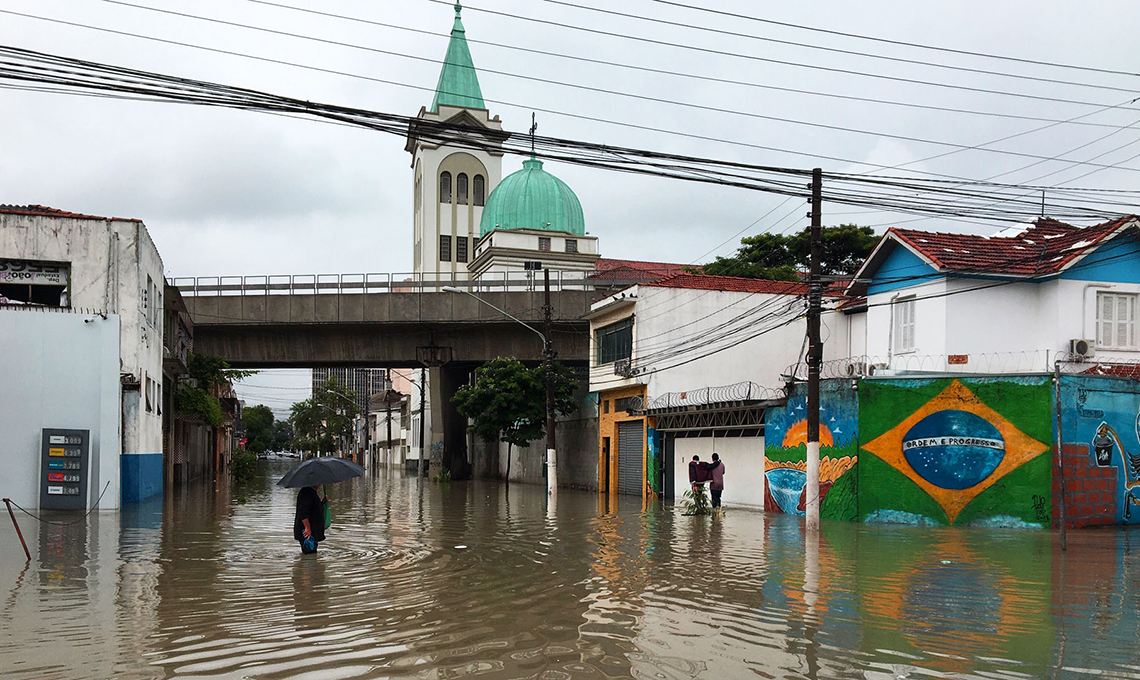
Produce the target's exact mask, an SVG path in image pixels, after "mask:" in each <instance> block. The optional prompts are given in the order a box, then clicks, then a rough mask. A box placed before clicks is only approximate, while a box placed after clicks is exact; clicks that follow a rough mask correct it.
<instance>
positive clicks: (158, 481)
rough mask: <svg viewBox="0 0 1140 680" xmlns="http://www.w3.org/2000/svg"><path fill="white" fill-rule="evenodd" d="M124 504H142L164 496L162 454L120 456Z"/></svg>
mask: <svg viewBox="0 0 1140 680" xmlns="http://www.w3.org/2000/svg"><path fill="white" fill-rule="evenodd" d="M119 461H120V469H121V471H122V478H121V483H122V494H123V503H140V502H142V501H145V500H146V499H148V498H153V497H154V496H161V495H162V454H161V453H132V454H124V455H122V456H120V458H119Z"/></svg>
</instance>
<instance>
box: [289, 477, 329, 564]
mask: <svg viewBox="0 0 1140 680" xmlns="http://www.w3.org/2000/svg"><path fill="white" fill-rule="evenodd" d="M328 502H329V499H328V498H327V497H326V498H324V499H323V500H322V499H321V497H320V496H318V495H317V487H315V486H306V487H304V488H303V489H301V491H300V492H299V493H298V494H297V513H296V515H294V517H293V538H294V539H295V540H297V541H299V542H300V543H301V554H302V555H309V554H312V553H315V552H317V544H318V543H320V542H321V541H323V540H325V503H328Z"/></svg>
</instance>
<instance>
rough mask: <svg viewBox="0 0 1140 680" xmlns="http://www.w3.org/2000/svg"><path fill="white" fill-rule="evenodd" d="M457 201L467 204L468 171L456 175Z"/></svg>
mask: <svg viewBox="0 0 1140 680" xmlns="http://www.w3.org/2000/svg"><path fill="white" fill-rule="evenodd" d="M455 202H456V203H458V204H460V205H467V173H465V172H461V173H459V174H458V175H457V176H456V177H455Z"/></svg>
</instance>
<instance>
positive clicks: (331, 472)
mask: <svg viewBox="0 0 1140 680" xmlns="http://www.w3.org/2000/svg"><path fill="white" fill-rule="evenodd" d="M362 474H364V468H362V467H360V466H359V465H357V464H356V463H354V462H352V461H351V460H348V459H347V458H337V457H335V456H325V457H322V458H310V459H309V460H307V461H305V462H304V463H301V464H300V465H298V466H297V467H295V468H293V469H292V470H290V471H288V472H286V473H285V476H284V477H282V478H281V481H279V482H277V486H283V487H286V488H297V487H300V486H318V485H320V484H332V483H333V482H343V481H344V480H346V479H352V478H353V477H359V476H360V475H362Z"/></svg>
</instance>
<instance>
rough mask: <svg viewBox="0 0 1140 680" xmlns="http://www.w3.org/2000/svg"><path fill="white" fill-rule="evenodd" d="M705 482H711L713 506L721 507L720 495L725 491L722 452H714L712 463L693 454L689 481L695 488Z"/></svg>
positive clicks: (710, 492) (710, 490) (690, 462)
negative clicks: (703, 461) (703, 460)
mask: <svg viewBox="0 0 1140 680" xmlns="http://www.w3.org/2000/svg"><path fill="white" fill-rule="evenodd" d="M705 482H708V483H709V495H710V496H712V506H713V508H719V507H720V495H721V494H722V493H723V492H724V462H723V461H721V459H720V454H717V453H714V454H713V455H712V462H711V463H702V462H701V457H700V456H693V460H691V461H689V483H690V484H692V485H693V487H694V488H695V487H697V486H699V485H701V484H704V483H705Z"/></svg>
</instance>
